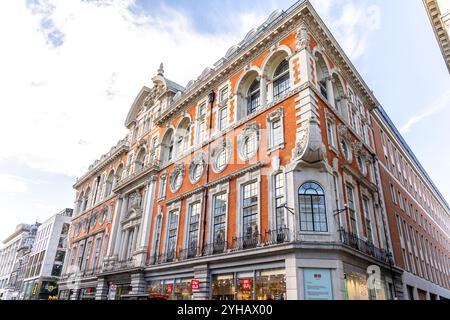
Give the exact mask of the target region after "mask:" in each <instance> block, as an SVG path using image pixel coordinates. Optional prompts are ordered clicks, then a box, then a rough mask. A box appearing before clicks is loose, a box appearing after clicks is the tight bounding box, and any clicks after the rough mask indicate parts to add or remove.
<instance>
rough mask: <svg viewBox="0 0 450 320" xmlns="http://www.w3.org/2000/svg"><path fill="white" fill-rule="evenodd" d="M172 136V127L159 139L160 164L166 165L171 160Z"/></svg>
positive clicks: (173, 133) (173, 134)
mask: <svg viewBox="0 0 450 320" xmlns="http://www.w3.org/2000/svg"><path fill="white" fill-rule="evenodd" d="M174 136H175V130H174V129H173V127H169V128H168V129H167V130H166V132H165V133H164V135H163V136H162V138H161V155H160V160H161V163H168V162H170V161H171V160H172V159H173V155H174V152H173V151H174V150H173V148H174V139H175V137H174Z"/></svg>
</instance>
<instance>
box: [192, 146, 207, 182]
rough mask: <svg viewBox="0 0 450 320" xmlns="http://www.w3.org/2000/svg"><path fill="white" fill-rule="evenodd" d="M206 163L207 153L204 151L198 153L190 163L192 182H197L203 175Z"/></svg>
mask: <svg viewBox="0 0 450 320" xmlns="http://www.w3.org/2000/svg"><path fill="white" fill-rule="evenodd" d="M205 165H206V160H205V154H204V153H203V152H199V153H197V154H196V155H195V158H194V159H193V160H192V161H191V162H190V163H189V180H190V181H191V182H192V183H197V182H198V181H199V180H200V178H201V177H202V176H203V173H204V171H205ZM199 166H201V167H199ZM197 170H201V174H198V173H199V172H198V171H197Z"/></svg>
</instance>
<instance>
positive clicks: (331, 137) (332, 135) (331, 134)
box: [327, 121, 337, 148]
mask: <svg viewBox="0 0 450 320" xmlns="http://www.w3.org/2000/svg"><path fill="white" fill-rule="evenodd" d="M327 134H328V143H329V144H330V145H331V146H332V147H334V148H337V144H336V128H335V126H334V123H333V122H331V121H327Z"/></svg>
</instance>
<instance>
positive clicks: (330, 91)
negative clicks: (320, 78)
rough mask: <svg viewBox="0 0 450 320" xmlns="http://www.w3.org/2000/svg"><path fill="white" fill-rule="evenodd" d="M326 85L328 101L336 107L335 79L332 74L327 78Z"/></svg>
mask: <svg viewBox="0 0 450 320" xmlns="http://www.w3.org/2000/svg"><path fill="white" fill-rule="evenodd" d="M326 87H327V96H328V102H329V103H330V104H331V105H332V106H333V107H334V108H335V109H336V105H335V103H336V102H335V101H334V91H333V80H332V78H331V76H328V77H327V78H326Z"/></svg>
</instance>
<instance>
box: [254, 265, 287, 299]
mask: <svg viewBox="0 0 450 320" xmlns="http://www.w3.org/2000/svg"><path fill="white" fill-rule="evenodd" d="M255 298H256V300H286V272H285V271H284V270H282V269H281V270H264V271H257V272H256V295H255Z"/></svg>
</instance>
